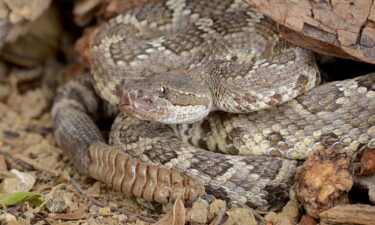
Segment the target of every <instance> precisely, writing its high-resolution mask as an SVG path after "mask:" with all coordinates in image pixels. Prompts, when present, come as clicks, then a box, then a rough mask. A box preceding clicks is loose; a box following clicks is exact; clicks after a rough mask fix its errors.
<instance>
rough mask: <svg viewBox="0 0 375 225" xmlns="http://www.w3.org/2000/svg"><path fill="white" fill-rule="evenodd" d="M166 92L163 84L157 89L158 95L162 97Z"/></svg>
mask: <svg viewBox="0 0 375 225" xmlns="http://www.w3.org/2000/svg"><path fill="white" fill-rule="evenodd" d="M166 92H167V88H166V87H164V86H161V87H160V89H159V96H160V97H163V96H164V95H165V93H166Z"/></svg>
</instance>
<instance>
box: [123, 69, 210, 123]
mask: <svg viewBox="0 0 375 225" xmlns="http://www.w3.org/2000/svg"><path fill="white" fill-rule="evenodd" d="M201 84H202V82H201ZM211 108H212V100H211V93H210V91H209V89H207V88H205V87H203V85H200V84H199V83H197V82H196V81H194V82H193V81H192V80H191V79H189V78H188V77H184V76H174V75H171V74H169V75H168V76H161V75H160V76H155V77H148V78H147V79H142V80H134V81H129V82H128V84H127V85H126V87H124V88H123V90H122V95H121V97H120V110H121V111H122V112H125V113H127V114H128V115H131V116H134V117H136V118H139V119H142V120H149V121H156V122H161V123H168V124H177V123H193V122H196V121H198V120H200V119H202V118H203V117H205V116H206V115H207V114H208V113H209V112H210V111H211Z"/></svg>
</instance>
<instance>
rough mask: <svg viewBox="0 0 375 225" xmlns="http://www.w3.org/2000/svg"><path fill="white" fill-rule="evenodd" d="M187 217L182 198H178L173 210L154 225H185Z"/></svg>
mask: <svg viewBox="0 0 375 225" xmlns="http://www.w3.org/2000/svg"><path fill="white" fill-rule="evenodd" d="M185 215H186V214H185V206H184V203H183V202H182V200H181V199H180V198H177V199H176V201H175V202H174V205H173V208H172V209H171V210H170V211H169V212H168V213H167V214H165V216H164V217H163V218H161V220H159V221H158V222H156V223H154V225H184V224H185V220H186V218H185Z"/></svg>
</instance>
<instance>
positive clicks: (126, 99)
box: [52, 0, 375, 209]
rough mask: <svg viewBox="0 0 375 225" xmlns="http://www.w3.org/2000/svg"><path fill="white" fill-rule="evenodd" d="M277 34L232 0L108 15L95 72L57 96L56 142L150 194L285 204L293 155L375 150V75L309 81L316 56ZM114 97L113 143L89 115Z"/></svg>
mask: <svg viewBox="0 0 375 225" xmlns="http://www.w3.org/2000/svg"><path fill="white" fill-rule="evenodd" d="M276 30H277V29H276V25H275V24H273V23H272V22H271V21H270V20H268V19H267V18H265V17H263V16H262V15H261V14H258V13H256V12H253V11H250V10H248V9H246V7H245V6H244V5H242V4H241V2H240V1H231V0H224V1H222V0H220V1H219V0H215V1H193V0H192V1H185V0H168V1H166V2H163V3H152V4H146V5H144V6H142V7H140V8H137V9H134V10H132V11H129V12H125V13H124V14H121V15H119V16H117V17H115V18H114V19H112V20H110V21H109V22H108V23H107V24H106V25H104V26H103V27H102V28H101V29H100V30H99V32H98V34H97V35H96V38H95V40H94V42H93V44H92V47H91V54H92V69H91V70H92V77H89V76H84V77H81V78H79V79H78V80H76V81H72V82H70V83H68V84H66V85H65V86H64V87H63V88H62V89H61V90H60V91H59V93H58V94H57V97H56V99H55V102H54V106H53V108H52V116H53V118H54V122H55V136H56V140H57V143H58V144H59V145H60V146H61V147H62V148H63V149H65V150H67V152H68V153H69V155H70V156H71V158H72V159H73V161H74V162H75V164H76V166H77V167H78V169H79V170H80V171H81V172H83V173H85V174H87V175H89V176H91V177H94V178H96V179H98V180H101V181H103V182H105V183H107V184H109V185H110V186H112V187H114V188H116V189H119V190H122V191H124V192H125V193H127V194H131V195H134V196H137V197H143V198H145V199H147V200H154V201H157V202H160V203H165V202H168V201H170V200H173V199H175V198H176V197H177V196H182V198H183V199H184V200H190V201H192V200H194V199H196V198H197V197H198V196H201V195H203V194H204V189H205V192H206V194H208V195H214V196H215V197H218V198H223V199H226V200H228V201H230V202H231V203H239V204H246V205H248V206H250V207H255V208H261V209H266V208H278V207H280V205H281V204H280V203H281V202H283V201H284V200H285V199H286V198H287V196H288V194H287V193H288V190H289V188H290V186H291V184H292V178H293V175H294V172H295V169H296V166H297V162H296V161H295V160H292V159H303V158H306V157H307V156H308V155H309V154H311V152H313V151H315V150H319V149H322V148H325V147H330V146H331V145H333V144H337V143H340V144H341V145H343V146H344V148H346V149H347V150H348V151H356V150H358V149H360V148H361V147H363V145H368V146H370V147H374V146H375V115H374V113H373V112H374V110H375V85H374V81H375V76H374V74H369V75H366V76H362V77H358V78H355V79H351V80H346V81H338V82H332V83H327V84H324V85H321V86H318V87H316V88H313V87H314V85H315V84H317V83H319V72H318V69H317V67H316V65H315V61H314V56H313V54H312V53H311V52H310V51H308V50H304V49H302V48H299V47H296V46H293V45H291V44H288V43H287V42H285V41H284V40H282V39H281V38H280V37H279V35H278V34H277V31H276ZM312 88H313V89H312ZM94 89H95V90H94ZM310 89H312V90H310ZM96 93H97V94H98V95H99V96H100V97H99V96H98V95H96ZM303 93H304V94H303ZM301 94H302V95H301ZM299 95H300V96H299ZM297 96H299V97H297ZM296 97H297V98H296ZM101 98H102V99H105V100H106V101H107V102H109V103H110V104H107V103H104V102H101V100H100V99H101ZM294 98H295V99H294ZM109 105H115V106H119V108H120V110H121V111H123V112H122V113H120V114H119V116H118V117H117V119H116V120H115V122H114V124H113V126H112V132H111V136H110V141H109V142H110V144H111V145H112V147H111V146H108V145H106V144H104V138H103V137H102V136H101V134H100V132H99V130H98V129H97V128H96V126H95V124H94V123H93V122H92V120H91V119H90V118H89V116H88V114H89V115H91V116H93V117H95V115H97V114H100V113H106V112H108V111H110V110H109V109H110V108H111V107H110V106H109ZM223 111H225V112H223ZM254 111H255V112H254ZM208 114H209V115H208ZM129 115H130V116H129ZM135 117H136V118H138V119H135ZM139 118H140V119H142V120H140V119H139ZM145 120H151V121H153V122H147V121H145ZM160 122H162V123H160ZM192 122H195V123H192ZM165 123H170V124H177V125H172V126H169V125H165ZM181 123H183V124H181ZM326 139H329V140H330V141H328V142H327V141H325V140H326ZM332 140H334V141H332ZM194 146H195V147H194ZM200 148H205V149H210V150H212V151H217V152H219V151H220V152H225V153H230V154H232V155H224V154H221V153H214V152H208V151H205V150H203V149H200ZM124 152H126V153H124ZM127 154H130V155H132V156H133V157H135V158H137V159H139V160H141V161H146V162H147V163H146V164H145V163H141V162H139V161H137V160H135V159H133V158H129V156H128V155H127ZM234 154H235V155H234ZM240 155H248V156H240ZM271 156H272V157H271ZM281 157H282V158H281ZM151 164H152V165H151ZM155 164H162V165H163V166H164V167H163V168H161V167H159V166H156V165H155ZM164 168H174V169H173V170H169V169H164ZM181 172H183V173H181ZM185 174H186V175H187V176H186V175H185ZM202 185H204V188H203V186H202Z"/></svg>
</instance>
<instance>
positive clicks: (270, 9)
mask: <svg viewBox="0 0 375 225" xmlns="http://www.w3.org/2000/svg"><path fill="white" fill-rule="evenodd" d="M246 2H247V3H248V4H249V5H250V6H251V7H252V8H253V9H255V10H256V11H259V12H261V13H263V14H265V15H266V16H268V17H270V18H271V19H273V20H274V21H275V22H277V23H278V24H280V33H281V34H282V36H283V37H284V38H285V39H287V40H289V41H291V42H293V43H295V44H297V45H300V46H301V47H305V48H309V49H311V50H313V51H316V52H319V53H324V54H330V55H335V56H340V57H345V58H351V59H357V60H360V61H364V62H368V63H373V64H375V3H374V2H373V1H372V0H361V1H355V0H332V1H318V0H298V1H296V0H269V1H261V0H246Z"/></svg>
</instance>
